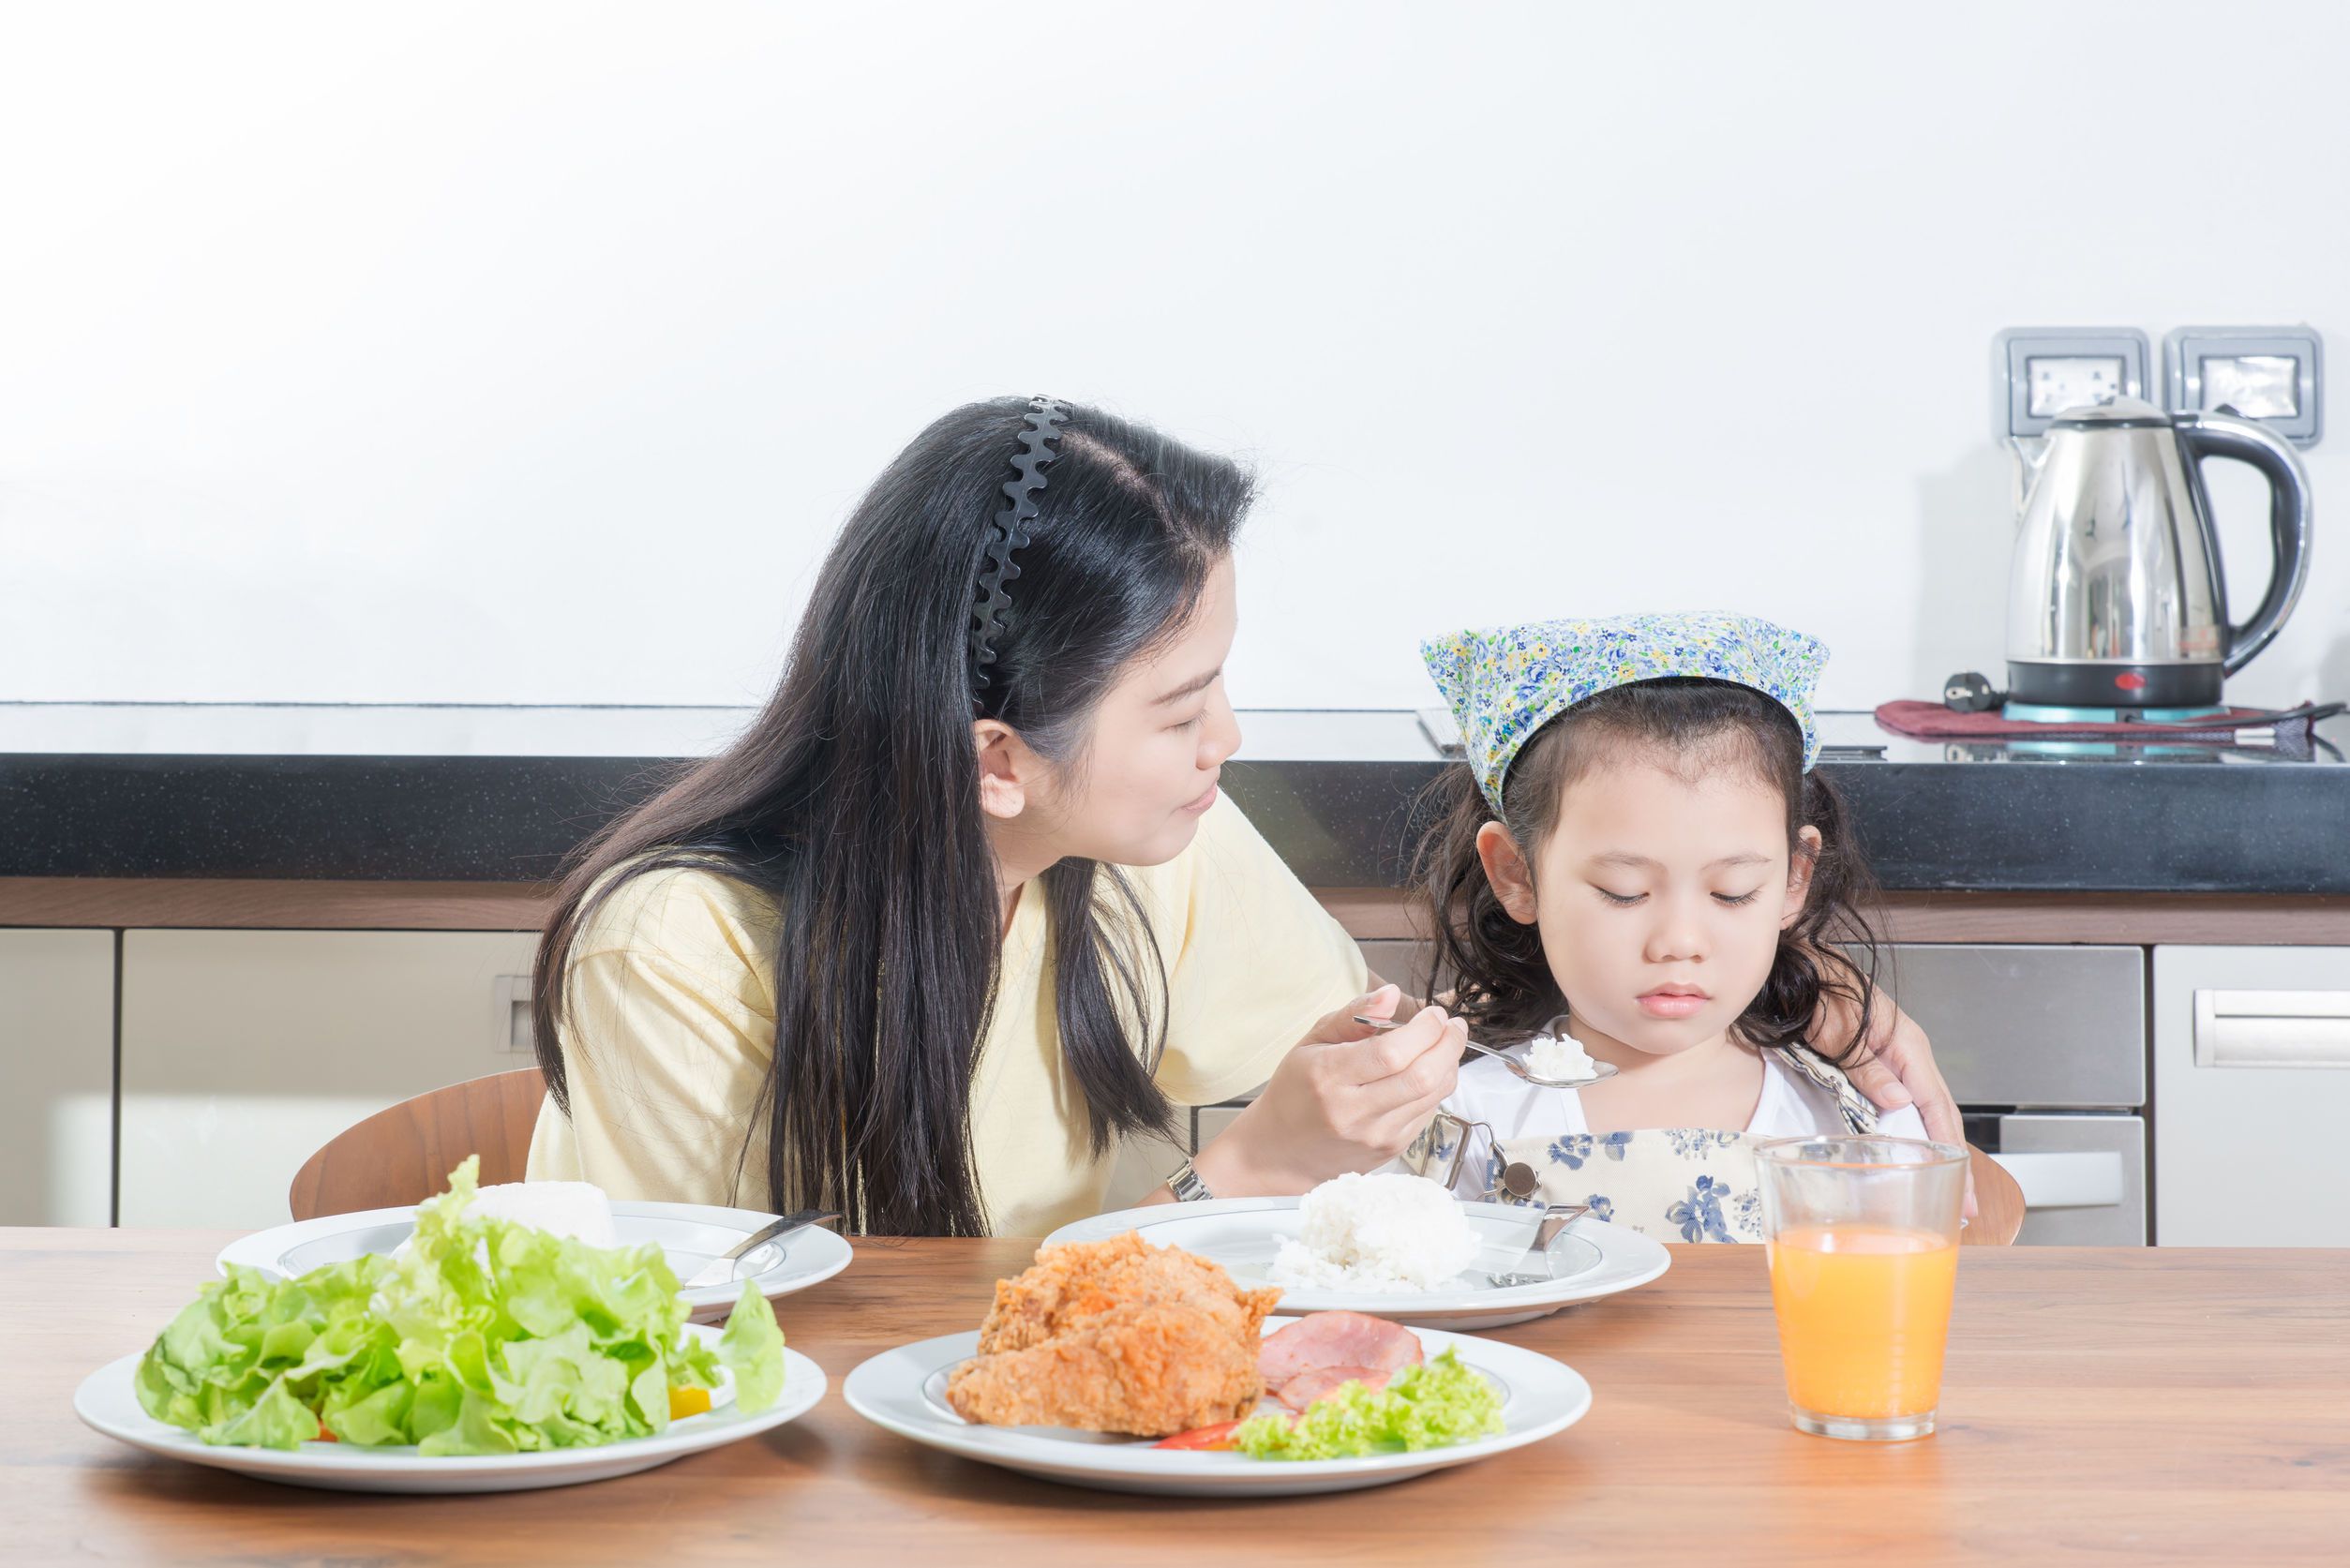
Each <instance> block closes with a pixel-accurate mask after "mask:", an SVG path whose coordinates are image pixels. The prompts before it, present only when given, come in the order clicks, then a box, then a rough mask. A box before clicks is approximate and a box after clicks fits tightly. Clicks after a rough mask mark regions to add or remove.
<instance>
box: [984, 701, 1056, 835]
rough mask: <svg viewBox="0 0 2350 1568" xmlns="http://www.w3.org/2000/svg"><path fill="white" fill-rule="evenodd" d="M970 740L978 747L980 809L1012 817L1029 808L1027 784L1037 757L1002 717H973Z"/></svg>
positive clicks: (999, 816)
mask: <svg viewBox="0 0 2350 1568" xmlns="http://www.w3.org/2000/svg"><path fill="white" fill-rule="evenodd" d="M971 744H972V745H973V746H975V747H977V748H978V750H979V759H980V810H981V811H983V812H985V813H986V814H988V815H990V816H992V817H995V818H996V819H997V820H999V821H1003V822H1010V821H1011V820H1012V819H1013V818H1015V817H1017V816H1018V815H1019V814H1021V813H1022V812H1024V811H1026V810H1027V809H1028V786H1029V784H1030V783H1031V782H1032V780H1033V778H1034V776H1035V772H1036V769H1037V767H1038V764H1039V760H1040V759H1039V758H1038V756H1037V754H1035V753H1034V752H1032V751H1030V750H1028V748H1027V746H1026V745H1025V743H1023V741H1022V740H1021V739H1020V737H1019V736H1018V735H1017V734H1016V733H1014V731H1013V730H1012V727H1011V726H1010V724H1005V723H1004V722H1003V721H1002V720H1001V719H980V720H978V721H976V722H975V723H974V724H972V725H971Z"/></svg>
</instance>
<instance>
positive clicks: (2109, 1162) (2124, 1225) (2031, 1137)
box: [1967, 1111, 2147, 1247]
mask: <svg viewBox="0 0 2350 1568" xmlns="http://www.w3.org/2000/svg"><path fill="white" fill-rule="evenodd" d="M1967 1141H1968V1142H1970V1143H1972V1144H1974V1145H1975V1146H1976V1147H1977V1148H1979V1149H1981V1150H1983V1153H1985V1154H1987V1155H1989V1156H1990V1157H1992V1158H1993V1159H1995V1160H1997V1161H1998V1163H1999V1164H2000V1165H2001V1166H2002V1167H2004V1168H2005V1169H2006V1171H2007V1173H2008V1174H2009V1175H2011V1176H2013V1177H2014V1178H2015V1185H2016V1186H2018V1187H2022V1188H2023V1189H2024V1228H2023V1230H2022V1231H2020V1232H2017V1233H2016V1237H2015V1240H2016V1244H2017V1245H2018V1246H2030V1247H2143V1246H2145V1245H2146V1240H2147V1203H2146V1119H2145V1118H2144V1117H2142V1116H2134V1115H2130V1114H2127V1113H2119V1112H2032V1111H2026V1112H2009V1113H1997V1112H1993V1113H1971V1112H1970V1113H1968V1116H1967Z"/></svg>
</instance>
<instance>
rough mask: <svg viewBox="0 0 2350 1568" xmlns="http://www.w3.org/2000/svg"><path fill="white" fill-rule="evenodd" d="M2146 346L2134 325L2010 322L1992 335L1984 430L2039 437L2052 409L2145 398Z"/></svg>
mask: <svg viewBox="0 0 2350 1568" xmlns="http://www.w3.org/2000/svg"><path fill="white" fill-rule="evenodd" d="M2152 362H2153V346H2152V345H2151V344H2150V343H2149V342H2148V339H2147V336H2146V334H2145V333H2143V332H2140V331H2139V330H2138V329H2137V328H2135V327H2009V328H2008V329H2006V330H2005V331H2004V332H2001V333H2000V334H1999V335H1998V336H1997V337H1995V338H1993V339H1992V340H1991V430H1992V434H1993V435H1995V436H1997V437H1998V438H1999V439H2001V440H2003V441H2004V440H2008V439H2011V438H2016V439H2021V438H2030V437H2038V436H2043V435H2045V434H2047V432H2048V426H2049V425H2050V424H2052V423H2053V422H2054V421H2055V420H2056V418H2057V416H2058V414H2061V413H2063V412H2064V411H2066V410H2067V409H2073V408H2079V407H2081V406H2082V405H2084V404H2088V403H2104V402H2111V401H2112V400H2113V399H2114V398H2116V397H2140V398H2142V397H2145V396H2146V395H2147V367H2148V366H2149V365H2150V364H2151V363H2152Z"/></svg>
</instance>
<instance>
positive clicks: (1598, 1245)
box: [1044, 1198, 1672, 1329]
mask: <svg viewBox="0 0 2350 1568" xmlns="http://www.w3.org/2000/svg"><path fill="white" fill-rule="evenodd" d="M1460 1207H1461V1211H1462V1213H1463V1214H1465V1215H1466V1216H1467V1217H1468V1220H1469V1226H1470V1228H1471V1229H1472V1230H1474V1231H1475V1232H1476V1233H1477V1239H1478V1241H1479V1242H1480V1243H1482V1244H1483V1245H1482V1247H1480V1249H1479V1251H1478V1253H1477V1256H1476V1260H1475V1261H1474V1262H1472V1263H1471V1264H1470V1265H1469V1267H1470V1270H1471V1271H1472V1272H1471V1273H1469V1274H1463V1275H1461V1276H1460V1277H1458V1278H1457V1279H1455V1280H1454V1281H1453V1282H1452V1283H1451V1284H1450V1285H1449V1286H1447V1287H1446V1288H1444V1289H1442V1290H1435V1291H1402V1292H1394V1293H1392V1294H1389V1293H1380V1294H1372V1293H1370V1292H1352V1291H1307V1290H1300V1289H1297V1288H1296V1287H1294V1286H1288V1285H1284V1286H1282V1287H1281V1310H1282V1311H1284V1312H1341V1311H1342V1312H1369V1313H1370V1314H1371V1315H1372V1316H1374V1317H1380V1318H1393V1319H1395V1320H1396V1321H1397V1322H1409V1323H1422V1324H1426V1325H1429V1326H1430V1327H1440V1328H1452V1329H1465V1328H1499V1327H1501V1326H1502V1325H1503V1324H1504V1323H1522V1322H1526V1321H1527V1320H1528V1319H1530V1318H1539V1317H1543V1316H1545V1315H1547V1314H1549V1313H1552V1312H1556V1311H1557V1310H1558V1309H1559V1308H1560V1307H1566V1306H1570V1305H1572V1304H1573V1303H1575V1302H1579V1301H1590V1300H1593V1299H1594V1298H1595V1297H1598V1296H1607V1295H1613V1294H1615V1293H1616V1292H1618V1291H1628V1290H1630V1289H1632V1287H1634V1286H1635V1285H1645V1284H1647V1283H1648V1282H1649V1281H1650V1280H1652V1279H1654V1278H1655V1277H1657V1276H1658V1275H1660V1274H1662V1273H1664V1272H1665V1270H1666V1269H1668V1268H1669V1267H1670V1266H1671V1265H1672V1254H1671V1253H1669V1252H1668V1251H1666V1250H1665V1247H1664V1245H1663V1244H1662V1243H1660V1242H1655V1241H1652V1240H1650V1239H1649V1238H1648V1237H1646V1236H1644V1235H1641V1234H1640V1233H1639V1232H1637V1231H1627V1230H1624V1229H1623V1228H1621V1227H1619V1226H1614V1225H1609V1224H1608V1223H1607V1222H1606V1221H1604V1220H1598V1219H1594V1218H1592V1217H1590V1216H1589V1215H1585V1216H1584V1217H1582V1218H1580V1219H1578V1220H1576V1221H1575V1222H1574V1223H1573V1224H1572V1225H1569V1226H1568V1227H1567V1228H1566V1229H1565V1230H1564V1231H1563V1232H1560V1234H1559V1237H1558V1239H1557V1240H1556V1241H1554V1242H1552V1243H1551V1245H1550V1254H1549V1269H1550V1276H1551V1277H1549V1278H1548V1279H1545V1280H1542V1281H1540V1282H1539V1283H1536V1284H1533V1285H1513V1286H1510V1287H1507V1288H1506V1289H1502V1290H1496V1289H1494V1288H1493V1287H1491V1286H1489V1285H1488V1284H1486V1283H1485V1281H1484V1278H1483V1277H1484V1276H1486V1275H1489V1274H1507V1273H1512V1272H1518V1273H1530V1272H1533V1271H1532V1269H1531V1267H1530V1266H1529V1265H1527V1264H1526V1262H1524V1259H1525V1254H1526V1248H1527V1247H1528V1246H1529V1245H1530V1244H1531V1243H1532V1242H1533V1240H1534V1227H1535V1225H1536V1224H1537V1223H1539V1221H1540V1219H1541V1211H1540V1210H1538V1209H1531V1208H1525V1207H1521V1206H1519V1205H1518V1204H1516V1203H1463V1204H1461V1205H1460ZM1298 1228H1299V1222H1298V1217H1297V1200H1296V1199H1295V1198H1216V1199H1210V1200H1207V1201H1205V1202H1197V1203H1159V1204H1155V1205H1153V1206H1151V1207H1149V1208H1141V1209H1121V1210H1119V1211H1118V1212H1117V1213H1115V1214H1104V1215H1097V1216H1095V1217H1093V1218H1091V1219H1081V1220H1078V1221H1077V1222H1076V1223H1075V1224H1073V1225H1064V1226H1062V1227H1061V1228H1060V1229H1059V1230H1057V1231H1055V1232H1053V1233H1052V1234H1051V1235H1049V1236H1047V1237H1046V1238H1045V1240H1044V1245H1045V1246H1047V1247H1057V1246H1059V1245H1060V1244H1061V1243H1063V1242H1070V1241H1103V1240H1106V1239H1108V1238H1109V1237H1111V1236H1116V1235H1123V1234H1125V1233H1126V1232H1129V1231H1139V1232H1142V1235H1143V1239H1144V1240H1145V1241H1147V1242H1149V1243H1151V1244H1152V1245H1153V1246H1156V1247H1182V1248H1183V1249H1184V1250H1185V1251H1186V1252H1195V1253H1197V1254H1199V1256H1201V1257H1203V1258H1206V1259H1210V1260H1212V1261H1213V1262H1219V1263H1221V1264H1222V1265H1223V1266H1224V1269H1225V1272H1227V1273H1229V1274H1230V1275H1231V1276H1232V1277H1233V1278H1234V1280H1235V1282H1236V1283H1238V1284H1241V1285H1245V1286H1250V1287H1252V1288H1253V1287H1259V1286H1265V1285H1271V1284H1275V1283H1277V1281H1275V1280H1274V1278H1273V1277H1272V1273H1271V1270H1272V1266H1273V1257H1274V1254H1276V1253H1278V1252H1279V1251H1280V1249H1281V1243H1282V1242H1284V1241H1287V1240H1289V1239H1290V1238H1292V1237H1294V1236H1295V1235H1296V1234H1297V1232H1298Z"/></svg>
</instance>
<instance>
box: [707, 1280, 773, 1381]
mask: <svg viewBox="0 0 2350 1568" xmlns="http://www.w3.org/2000/svg"><path fill="white" fill-rule="evenodd" d="M718 1359H719V1360H720V1361H721V1362H723V1363H725V1364H726V1370H727V1371H728V1372H730V1373H732V1374H733V1375H734V1402H735V1407H736V1408H737V1409H738V1410H741V1411H743V1412H744V1413H745V1414H756V1413H757V1412H758V1411H763V1410H765V1409H767V1408H768V1407H769V1406H770V1405H772V1404H773V1403H774V1402H775V1400H776V1398H777V1397H778V1396H780V1395H781V1394H782V1393H783V1392H784V1331H783V1330H782V1329H780V1328H778V1327H776V1326H775V1309H774V1308H773V1307H770V1306H769V1305H768V1303H767V1298H766V1297H765V1296H763V1295H761V1294H759V1292H758V1288H757V1287H756V1286H755V1285H753V1284H752V1283H751V1282H750V1281H749V1280H747V1279H746V1280H744V1281H743V1282H742V1297H741V1300H739V1301H737V1302H736V1303H735V1304H734V1310H733V1311H732V1312H730V1313H728V1314H727V1315H726V1333H724V1334H722V1335H720V1336H719V1337H718Z"/></svg>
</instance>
